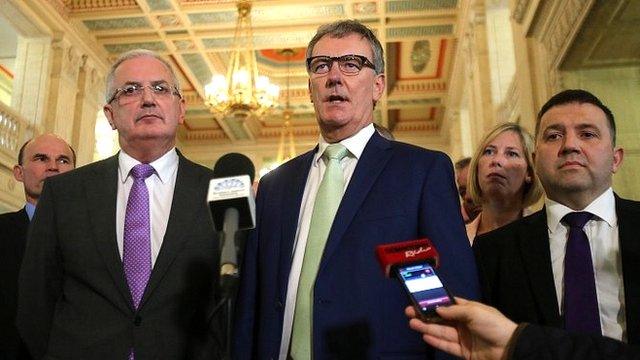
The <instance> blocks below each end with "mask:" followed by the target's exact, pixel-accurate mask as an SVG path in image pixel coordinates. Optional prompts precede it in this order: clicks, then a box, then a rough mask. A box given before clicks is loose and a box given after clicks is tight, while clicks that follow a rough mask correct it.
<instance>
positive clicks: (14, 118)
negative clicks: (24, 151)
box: [0, 102, 41, 169]
mask: <svg viewBox="0 0 640 360" xmlns="http://www.w3.org/2000/svg"><path fill="white" fill-rule="evenodd" d="M40 132H41V131H40V129H39V127H35V126H34V125H32V124H30V123H29V121H27V119H25V118H24V117H22V116H20V114H18V113H17V112H16V111H15V110H13V109H12V108H11V107H9V106H7V105H5V104H4V103H2V102H0V164H1V165H3V166H5V167H7V168H9V169H11V168H13V165H15V164H16V162H17V158H18V150H19V149H20V146H22V144H23V143H24V142H25V141H26V140H27V139H30V138H32V137H33V136H34V135H35V134H37V133H40Z"/></svg>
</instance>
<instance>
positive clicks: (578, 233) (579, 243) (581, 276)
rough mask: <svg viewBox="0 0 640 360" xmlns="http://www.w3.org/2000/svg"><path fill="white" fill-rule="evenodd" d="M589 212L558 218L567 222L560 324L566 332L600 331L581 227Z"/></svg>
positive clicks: (589, 265)
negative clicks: (567, 233)
mask: <svg viewBox="0 0 640 360" xmlns="http://www.w3.org/2000/svg"><path fill="white" fill-rule="evenodd" d="M592 217H593V215H592V214H591V213H588V212H584V211H581V212H573V213H569V214H567V215H565V216H564V217H563V218H562V221H563V222H564V223H565V224H567V225H569V238H568V240H567V251H566V253H565V256H564V324H565V329H567V330H569V331H575V332H581V333H588V334H597V335H600V334H601V330H600V312H599V311H598V295H597V294H596V283H595V276H594V274H593V261H592V260H591V249H590V248H589V240H588V239H587V234H585V232H584V230H583V229H582V228H583V227H584V225H585V224H586V223H587V222H588V221H589V219H591V218H592Z"/></svg>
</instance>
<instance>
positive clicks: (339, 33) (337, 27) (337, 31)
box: [306, 20, 384, 75]
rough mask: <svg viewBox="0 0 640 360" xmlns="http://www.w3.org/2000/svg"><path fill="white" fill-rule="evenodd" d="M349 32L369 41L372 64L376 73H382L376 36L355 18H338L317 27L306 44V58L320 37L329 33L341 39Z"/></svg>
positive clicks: (382, 66) (380, 55) (382, 57)
mask: <svg viewBox="0 0 640 360" xmlns="http://www.w3.org/2000/svg"><path fill="white" fill-rule="evenodd" d="M351 34H360V35H361V36H362V37H363V38H365V39H367V41H369V44H370V45H371V51H372V52H373V60H372V62H373V65H374V67H375V69H374V70H375V72H376V74H378V75H379V74H382V73H384V51H383V49H382V45H381V44H380V41H378V38H376V36H375V34H374V33H373V32H372V31H371V29H369V28H368V27H366V26H365V25H362V24H361V23H360V22H358V21H357V20H340V21H336V22H333V23H331V24H325V25H322V26H320V27H319V28H318V32H316V34H315V35H314V36H313V38H312V39H311V41H310V42H309V45H308V46H307V54H306V56H307V59H308V58H310V57H311V54H312V53H313V47H314V46H316V43H317V42H318V41H320V39H321V38H322V37H324V36H325V35H329V36H330V37H332V38H337V39H341V38H343V37H345V36H349V35H351Z"/></svg>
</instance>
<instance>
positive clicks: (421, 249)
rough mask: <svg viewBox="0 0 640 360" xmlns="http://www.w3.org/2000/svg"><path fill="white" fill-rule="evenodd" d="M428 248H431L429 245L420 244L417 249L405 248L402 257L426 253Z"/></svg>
mask: <svg viewBox="0 0 640 360" xmlns="http://www.w3.org/2000/svg"><path fill="white" fill-rule="evenodd" d="M429 250H431V246H426V247H425V246H420V247H419V248H417V249H411V250H407V251H405V252H404V257H406V258H411V257H416V256H418V255H420V254H422V253H426V252H428V251H429Z"/></svg>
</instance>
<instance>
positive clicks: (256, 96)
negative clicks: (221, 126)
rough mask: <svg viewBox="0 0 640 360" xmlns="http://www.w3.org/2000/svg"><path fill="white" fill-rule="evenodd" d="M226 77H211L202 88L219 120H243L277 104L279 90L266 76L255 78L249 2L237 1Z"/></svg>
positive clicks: (256, 68)
mask: <svg viewBox="0 0 640 360" xmlns="http://www.w3.org/2000/svg"><path fill="white" fill-rule="evenodd" d="M233 42H234V46H233V52H232V54H231V59H230V60H229V66H228V68H227V76H226V77H225V76H223V75H221V74H217V75H214V76H213V77H212V78H211V82H209V83H208V84H207V85H205V87H204V93H205V104H206V105H207V106H208V107H209V109H210V110H211V111H212V112H213V113H214V114H218V115H221V116H223V117H225V116H228V115H233V116H234V117H236V118H247V117H249V116H251V115H255V116H257V117H260V116H262V115H263V114H265V113H266V112H267V111H269V110H271V109H273V108H274V107H275V106H276V105H277V102H278V95H279V94H280V88H279V87H278V86H277V85H274V84H272V83H271V81H270V80H269V78H268V77H266V76H258V66H257V63H256V54H255V52H254V50H253V32H252V29H251V2H249V1H238V21H237V22H236V31H235V35H234V41H233Z"/></svg>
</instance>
